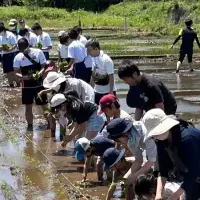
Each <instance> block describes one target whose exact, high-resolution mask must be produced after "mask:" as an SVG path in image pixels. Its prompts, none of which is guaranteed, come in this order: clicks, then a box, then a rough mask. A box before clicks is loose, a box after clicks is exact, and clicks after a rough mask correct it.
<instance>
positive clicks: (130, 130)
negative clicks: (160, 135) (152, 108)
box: [107, 118, 157, 185]
mask: <svg viewBox="0 0 200 200" xmlns="http://www.w3.org/2000/svg"><path fill="white" fill-rule="evenodd" d="M107 132H108V138H110V139H112V140H114V141H115V142H117V143H118V144H119V145H121V146H122V147H124V148H127V147H128V148H129V150H130V152H131V153H132V156H134V157H135V161H134V162H133V164H132V167H131V169H130V170H129V171H128V172H127V173H126V175H125V176H124V177H126V179H127V180H126V182H127V184H129V185H132V184H134V182H135V180H136V178H137V177H138V176H139V175H140V174H144V173H147V172H148V171H149V170H150V169H151V167H153V165H154V163H155V162H156V156H157V151H156V145H155V142H154V141H153V140H152V139H151V140H147V141H146V142H143V140H144V136H145V135H146V128H145V126H144V124H143V122H141V121H135V122H132V121H129V120H126V119H121V118H117V119H113V120H111V121H110V122H109V123H108V125H107ZM143 152H146V157H147V161H143Z"/></svg>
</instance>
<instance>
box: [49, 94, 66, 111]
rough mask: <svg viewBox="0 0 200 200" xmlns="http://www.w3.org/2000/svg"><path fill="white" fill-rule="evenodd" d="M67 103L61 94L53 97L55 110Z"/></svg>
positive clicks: (52, 103) (52, 101) (52, 104)
mask: <svg viewBox="0 0 200 200" xmlns="http://www.w3.org/2000/svg"><path fill="white" fill-rule="evenodd" d="M65 101H66V98H65V96H64V95H63V94H61V93H59V94H56V95H54V96H53V98H52V99H51V107H52V108H54V107H56V106H59V105H61V104H62V103H64V102H65Z"/></svg>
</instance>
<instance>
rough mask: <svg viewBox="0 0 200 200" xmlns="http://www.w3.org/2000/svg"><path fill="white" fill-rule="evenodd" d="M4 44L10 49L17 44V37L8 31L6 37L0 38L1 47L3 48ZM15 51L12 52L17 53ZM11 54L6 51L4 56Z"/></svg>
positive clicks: (3, 52)
mask: <svg viewBox="0 0 200 200" xmlns="http://www.w3.org/2000/svg"><path fill="white" fill-rule="evenodd" d="M3 44H7V45H8V46H9V47H12V46H13V45H16V44H17V39H16V36H15V35H14V34H13V33H12V32H10V31H6V34H5V35H4V36H0V46H2V45H3ZM15 51H16V49H15V50H13V51H12V52H15ZM8 53H11V52H6V51H2V54H8Z"/></svg>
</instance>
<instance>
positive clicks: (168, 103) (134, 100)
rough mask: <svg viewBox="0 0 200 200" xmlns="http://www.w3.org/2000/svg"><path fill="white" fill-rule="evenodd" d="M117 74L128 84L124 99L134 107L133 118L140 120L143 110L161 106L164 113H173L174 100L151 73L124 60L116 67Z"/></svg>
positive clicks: (175, 105)
mask: <svg viewBox="0 0 200 200" xmlns="http://www.w3.org/2000/svg"><path fill="white" fill-rule="evenodd" d="M118 76H119V78H120V79H122V80H123V81H124V82H125V83H126V84H128V85H129V86H130V89H129V92H128V94H127V97H126V101H127V104H128V106H129V107H132V108H136V110H135V120H140V119H141V117H142V115H143V111H146V112H147V111H148V110H150V109H152V108H161V109H162V110H164V111H165V113H166V114H175V112H176V109H177V104H176V100H175V98H174V96H173V94H172V93H171V92H170V90H169V89H168V88H167V87H166V86H165V85H164V84H163V82H162V81H160V80H159V79H157V78H155V77H154V76H152V75H147V74H143V73H141V72H140V70H139V68H138V67H137V66H136V65H135V64H134V63H133V62H131V61H128V60H124V61H123V62H122V64H121V65H120V66H119V68H118Z"/></svg>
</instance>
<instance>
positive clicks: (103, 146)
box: [90, 135, 115, 156]
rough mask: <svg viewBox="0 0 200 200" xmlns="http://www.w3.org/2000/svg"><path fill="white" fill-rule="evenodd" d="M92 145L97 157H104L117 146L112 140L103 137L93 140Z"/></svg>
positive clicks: (99, 136)
mask: <svg viewBox="0 0 200 200" xmlns="http://www.w3.org/2000/svg"><path fill="white" fill-rule="evenodd" d="M90 142H91V144H92V146H93V147H95V153H94V155H95V156H103V154H104V152H105V151H106V150H107V149H109V148H111V147H114V146H115V144H114V142H113V141H112V140H110V139H108V138H106V137H104V136H102V135H98V136H96V137H95V138H93V139H91V141H90Z"/></svg>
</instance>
